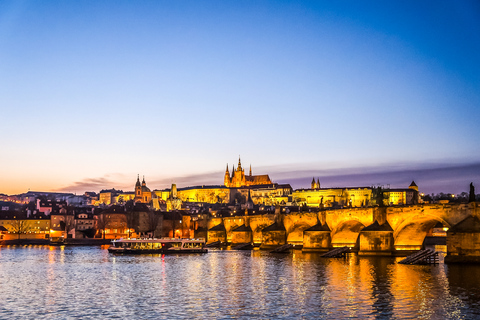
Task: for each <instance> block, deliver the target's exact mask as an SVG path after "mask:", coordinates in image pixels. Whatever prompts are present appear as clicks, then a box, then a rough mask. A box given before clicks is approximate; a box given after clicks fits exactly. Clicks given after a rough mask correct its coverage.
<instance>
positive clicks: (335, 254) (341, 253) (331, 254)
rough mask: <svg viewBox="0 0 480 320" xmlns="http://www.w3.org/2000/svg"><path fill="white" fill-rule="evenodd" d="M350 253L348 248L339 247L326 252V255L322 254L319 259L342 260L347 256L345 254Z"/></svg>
mask: <svg viewBox="0 0 480 320" xmlns="http://www.w3.org/2000/svg"><path fill="white" fill-rule="evenodd" d="M350 252H352V250H351V249H350V248H349V247H341V248H336V249H333V250H331V251H328V252H327V253H324V254H322V255H321V256H320V257H322V258H343V257H345V256H346V255H347V253H350Z"/></svg>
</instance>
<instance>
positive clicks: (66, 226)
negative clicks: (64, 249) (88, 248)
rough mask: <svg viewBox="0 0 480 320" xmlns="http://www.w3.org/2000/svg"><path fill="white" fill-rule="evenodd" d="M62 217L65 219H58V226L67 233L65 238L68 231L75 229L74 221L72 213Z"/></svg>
mask: <svg viewBox="0 0 480 320" xmlns="http://www.w3.org/2000/svg"><path fill="white" fill-rule="evenodd" d="M64 218H65V221H60V228H62V229H63V231H65V234H66V235H67V238H68V234H69V233H70V231H72V230H74V229H75V227H76V223H75V218H74V216H73V215H65V216H64Z"/></svg>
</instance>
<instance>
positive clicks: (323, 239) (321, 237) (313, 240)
mask: <svg viewBox="0 0 480 320" xmlns="http://www.w3.org/2000/svg"><path fill="white" fill-rule="evenodd" d="M331 247H332V236H331V231H330V228H329V227H328V225H327V224H326V223H324V224H323V225H322V224H321V223H318V224H316V225H314V226H313V227H311V228H308V229H307V230H305V231H304V232H303V249H302V251H303V252H325V251H329V250H330V248H331Z"/></svg>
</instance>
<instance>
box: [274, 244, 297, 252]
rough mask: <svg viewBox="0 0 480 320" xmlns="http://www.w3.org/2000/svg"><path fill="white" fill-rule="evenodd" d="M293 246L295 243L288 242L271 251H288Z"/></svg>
mask: <svg viewBox="0 0 480 320" xmlns="http://www.w3.org/2000/svg"><path fill="white" fill-rule="evenodd" d="M292 248H293V244H289V243H287V244H284V245H283V246H280V247H278V248H275V249H273V250H272V251H270V252H271V253H288V252H290V249H292Z"/></svg>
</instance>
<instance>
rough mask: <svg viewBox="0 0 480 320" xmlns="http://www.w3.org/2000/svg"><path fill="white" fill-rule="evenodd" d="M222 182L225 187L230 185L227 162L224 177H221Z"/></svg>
mask: <svg viewBox="0 0 480 320" xmlns="http://www.w3.org/2000/svg"><path fill="white" fill-rule="evenodd" d="M223 183H224V184H225V187H227V188H228V187H230V172H228V163H227V169H226V170H225V178H224V179H223Z"/></svg>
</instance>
